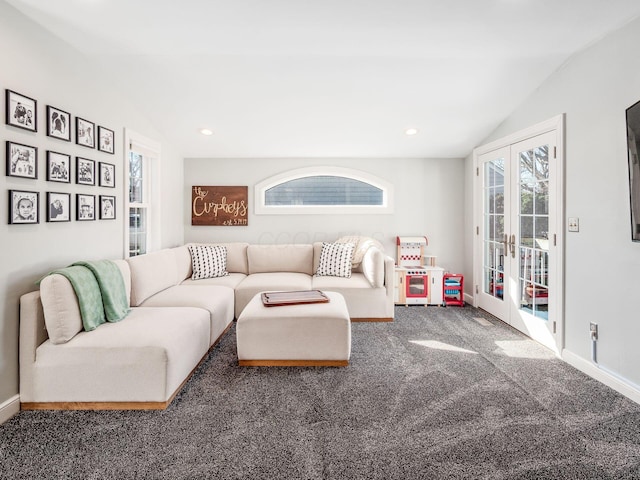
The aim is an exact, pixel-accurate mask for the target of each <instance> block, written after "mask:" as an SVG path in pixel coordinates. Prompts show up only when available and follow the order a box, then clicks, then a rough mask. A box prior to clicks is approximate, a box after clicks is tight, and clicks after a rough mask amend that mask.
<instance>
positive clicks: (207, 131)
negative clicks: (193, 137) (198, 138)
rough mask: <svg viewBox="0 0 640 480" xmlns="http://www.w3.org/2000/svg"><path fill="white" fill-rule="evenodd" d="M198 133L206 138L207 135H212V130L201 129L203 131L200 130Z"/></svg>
mask: <svg viewBox="0 0 640 480" xmlns="http://www.w3.org/2000/svg"><path fill="white" fill-rule="evenodd" d="M200 133H201V134H202V135H207V136H208V135H213V131H212V130H209V129H208V128H203V129H201V130H200Z"/></svg>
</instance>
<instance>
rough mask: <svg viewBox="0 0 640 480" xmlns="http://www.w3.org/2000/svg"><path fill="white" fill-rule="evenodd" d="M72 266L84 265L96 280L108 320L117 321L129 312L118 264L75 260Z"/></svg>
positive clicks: (107, 261)
mask: <svg viewBox="0 0 640 480" xmlns="http://www.w3.org/2000/svg"><path fill="white" fill-rule="evenodd" d="M73 265H74V266H82V267H86V268H88V269H89V270H91V272H92V273H93V275H94V276H95V277H96V280H97V281H98V286H99V287H100V293H101V294H102V304H103V305H104V313H105V315H106V317H107V321H108V322H119V321H120V320H122V319H123V318H124V317H126V316H127V314H128V313H129V304H128V303H127V293H126V291H125V286H124V280H123V279H122V273H120V269H119V268H118V266H117V265H116V264H115V263H113V262H112V261H111V260H95V261H91V262H75V263H74V264H73Z"/></svg>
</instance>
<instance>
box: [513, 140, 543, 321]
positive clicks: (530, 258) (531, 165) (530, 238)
mask: <svg viewBox="0 0 640 480" xmlns="http://www.w3.org/2000/svg"><path fill="white" fill-rule="evenodd" d="M518 158H519V173H520V177H519V185H518V192H519V197H520V201H519V205H520V211H519V225H520V232H519V233H520V234H519V236H518V238H519V245H518V251H519V253H520V257H519V261H520V268H519V269H518V272H519V276H520V278H519V282H518V283H519V297H520V310H523V311H526V312H528V313H530V314H532V315H534V316H535V317H538V318H541V319H544V320H547V319H548V303H549V302H548V299H549V285H548V273H549V272H548V267H549V146H548V145H543V146H540V147H536V148H533V149H531V150H527V151H522V152H520V153H519V155H518Z"/></svg>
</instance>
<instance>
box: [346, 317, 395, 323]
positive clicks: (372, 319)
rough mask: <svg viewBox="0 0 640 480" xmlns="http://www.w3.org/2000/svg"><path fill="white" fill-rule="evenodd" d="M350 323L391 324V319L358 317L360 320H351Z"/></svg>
mask: <svg viewBox="0 0 640 480" xmlns="http://www.w3.org/2000/svg"><path fill="white" fill-rule="evenodd" d="M351 321H352V322H393V317H375V318H369V317H360V318H351Z"/></svg>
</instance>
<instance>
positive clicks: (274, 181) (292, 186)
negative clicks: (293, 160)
mask: <svg viewBox="0 0 640 480" xmlns="http://www.w3.org/2000/svg"><path fill="white" fill-rule="evenodd" d="M391 193H392V188H391V185H390V184H389V183H387V182H385V181H384V180H382V179H379V178H377V177H375V176H373V175H371V174H369V173H367V172H362V171H358V170H351V169H346V168H338V167H311V168H304V169H298V170H293V171H290V172H286V173H284V174H280V175H276V176H274V177H271V178H268V179H266V180H264V181H262V182H260V183H259V184H258V185H256V188H255V203H256V205H255V210H256V213H257V214H287V213H322V214H324V213H331V214H340V213H342V214H352V213H392V206H391Z"/></svg>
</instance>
